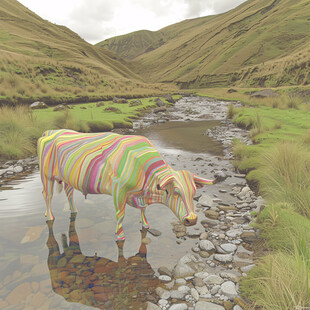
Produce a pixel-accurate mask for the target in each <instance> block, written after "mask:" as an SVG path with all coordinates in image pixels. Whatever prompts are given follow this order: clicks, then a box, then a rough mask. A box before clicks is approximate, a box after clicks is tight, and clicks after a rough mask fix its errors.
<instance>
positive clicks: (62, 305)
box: [0, 101, 245, 310]
mask: <svg viewBox="0 0 310 310" xmlns="http://www.w3.org/2000/svg"><path fill="white" fill-rule="evenodd" d="M208 103H210V101H205V102H203V103H202V104H200V106H198V105H197V109H198V110H197V111H195V110H194V109H195V106H193V105H191V110H190V112H186V113H185V111H188V105H187V106H185V108H184V107H182V104H184V101H182V102H181V103H180V104H179V105H178V104H176V105H175V107H174V110H173V109H172V110H171V111H170V116H171V119H174V121H170V122H166V123H160V124H158V123H157V124H154V123H153V124H151V123H150V122H149V121H150V120H151V119H152V117H151V118H150V119H148V120H146V122H145V123H144V124H143V123H139V124H138V125H139V126H137V127H140V129H137V130H136V131H135V133H134V134H139V135H144V136H146V137H148V138H149V139H150V140H151V141H152V142H153V144H154V145H155V146H156V147H157V148H158V150H159V151H160V153H161V154H162V156H163V157H164V159H165V160H166V161H167V162H168V164H170V165H171V166H172V167H173V168H174V169H176V170H179V169H187V170H189V171H192V172H194V173H196V174H198V175H201V176H204V177H206V178H212V176H213V174H214V172H215V171H217V170H224V171H225V170H226V171H229V170H231V169H232V166H231V163H230V162H229V161H227V160H224V159H223V147H222V144H221V143H220V142H217V141H215V140H213V139H211V138H209V137H208V136H207V135H205V132H206V131H207V130H208V129H212V128H214V127H215V126H219V125H220V120H221V119H223V117H224V116H225V110H226V107H227V105H225V107H224V105H223V106H221V105H220V104H219V103H217V104H216V105H217V106H218V109H213V111H214V113H212V112H211V113H210V109H209V110H208V109H207V108H206V105H208ZM212 103H213V102H212ZM210 106H211V107H213V106H215V105H210V104H209V108H210ZM186 109H187V110H186ZM182 111H183V112H182ZM230 182H237V183H239V184H245V181H244V180H241V181H240V178H238V176H237V177H234V176H233V175H231V176H230ZM237 183H235V184H237ZM218 186H219V185H216V186H212V187H208V188H206V187H205V188H203V189H202V190H199V193H204V192H208V194H209V195H211V196H212V195H213V194H214V197H215V196H218V191H219V187H218ZM6 187H9V188H11V189H10V190H5V191H2V192H0V227H1V229H0V253H1V256H0V262H1V265H0V308H1V309H87V308H89V307H88V306H87V305H91V306H92V307H96V308H100V309H115V310H117V309H144V308H146V304H145V301H146V300H152V298H153V299H154V300H155V297H156V295H155V293H154V290H155V287H156V286H158V281H157V280H156V279H157V277H155V276H154V275H157V269H158V268H159V267H160V266H165V267H168V268H173V266H174V265H175V264H176V263H177V262H178V260H179V259H180V258H181V257H182V256H183V255H185V254H187V253H191V248H192V247H193V246H194V244H195V241H196V239H194V238H190V237H186V238H182V239H176V236H175V233H174V232H173V230H172V229H173V225H172V223H176V222H177V219H176V217H175V216H174V214H173V213H172V212H171V211H170V210H169V209H168V208H167V207H165V206H162V205H152V206H149V207H148V209H147V211H146V215H147V218H148V220H149V224H150V227H151V228H153V229H156V230H158V231H159V232H160V233H161V234H160V236H157V237H155V236H153V235H151V234H149V233H148V234H147V238H148V242H147V243H149V242H150V243H149V244H148V245H147V246H145V244H144V243H142V244H141V233H140V229H141V223H140V212H139V210H136V209H134V208H131V207H130V206H127V208H126V215H125V219H124V231H125V234H126V242H125V246H124V251H123V255H124V258H125V260H124V262H123V263H122V264H121V263H120V261H118V255H119V252H118V248H117V245H116V243H115V234H114V232H115V227H116V219H115V210H114V205H113V201H112V198H111V197H110V196H106V195H88V196H87V199H85V198H84V196H83V195H82V194H81V193H79V192H77V191H75V194H74V199H75V204H76V206H77V208H78V211H79V212H78V214H77V217H76V219H71V224H70V212H69V207H68V203H67V198H66V197H65V194H64V193H63V192H62V193H55V194H54V197H53V201H52V208H53V213H54V216H55V218H56V219H55V221H54V224H53V227H52V228H51V223H49V227H48V224H47V223H46V220H45V217H44V212H45V202H44V199H43V197H42V195H41V190H42V185H41V179H40V176H39V172H38V170H37V169H35V170H34V171H33V172H32V173H31V174H29V175H27V176H25V177H24V178H23V179H21V180H18V179H17V180H12V181H10V182H8V183H7V184H6ZM227 187H228V185H227ZM221 188H222V189H223V188H225V185H224V187H223V185H222V187H221ZM216 193H217V194H216ZM218 199H219V200H221V199H223V200H226V203H227V202H228V204H229V199H230V198H229V194H228V193H225V192H224V190H223V197H218ZM196 211H199V210H196ZM198 216H199V218H202V215H201V214H199V213H198ZM48 228H49V229H48ZM69 229H70V231H71V235H70V236H71V239H72V240H71V241H72V243H70V244H69V250H70V251H71V252H70V251H68V248H66V246H65V249H66V255H65V256H64V254H62V253H63V251H64V250H63V246H64V245H65V243H66V242H64V240H65V239H67V240H69V234H68V232H69ZM195 229H196V230H197V231H198V230H201V228H199V227H192V228H191V229H190V231H192V235H193V236H194V235H195V233H193V232H195ZM63 234H66V237H65V236H64V235H63ZM189 235H190V234H189ZM54 237H55V238H54ZM144 237H145V236H144ZM47 241H48V242H47ZM62 245H63V246H62ZM58 247H59V250H58ZM55 249H56V250H55ZM145 252H146V253H145ZM137 253H140V254H139V255H138V256H137V255H136V254H137ZM145 254H146V258H145ZM56 256H57V259H56V258H55V257H56ZM60 259H62V263H60V261H61V260H60ZM52 262H53V263H52ZM86 262H87V263H86ZM100 264H101V265H102V269H100V268H99V267H100V266H101V265H100ZM96 266H97V267H98V266H99V267H98V268H96ZM103 266H110V267H107V268H108V269H105V268H106V267H103ZM141 270H142V271H143V272H141ZM100 272H101V273H100ZM120 274H121V275H122V274H124V276H123V277H122V276H121V277H120ZM83 275H86V276H83ZM91 277H93V280H92V281H93V282H92V283H88V282H87V283H86V284H85V281H89V280H88V279H89V278H91ZM154 279H155V280H154ZM96 281H97V282H96ZM93 283H97V287H98V286H99V285H100V286H102V287H109V288H110V289H105V290H103V291H102V292H93V291H92V290H91V288H92V285H93ZM98 283H99V284H98ZM122 283H123V284H124V283H125V284H126V283H127V284H126V285H125V286H124V285H123V284H122ZM141 283H143V288H142V286H141Z"/></svg>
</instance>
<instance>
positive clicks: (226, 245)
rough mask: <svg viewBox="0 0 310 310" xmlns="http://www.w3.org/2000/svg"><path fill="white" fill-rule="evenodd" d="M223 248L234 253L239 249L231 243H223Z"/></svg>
mask: <svg viewBox="0 0 310 310" xmlns="http://www.w3.org/2000/svg"><path fill="white" fill-rule="evenodd" d="M221 248H222V249H223V250H224V251H225V252H227V253H233V252H235V251H236V250H237V246H236V245H234V244H231V243H224V244H221Z"/></svg>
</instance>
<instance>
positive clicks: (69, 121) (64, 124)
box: [54, 110, 89, 132]
mask: <svg viewBox="0 0 310 310" xmlns="http://www.w3.org/2000/svg"><path fill="white" fill-rule="evenodd" d="M54 127H56V129H72V130H76V131H80V132H89V127H88V125H87V123H86V122H84V121H82V120H76V119H74V118H73V116H72V114H71V113H70V112H69V111H68V110H65V111H64V112H63V113H62V114H60V115H59V116H56V117H55V118H54Z"/></svg>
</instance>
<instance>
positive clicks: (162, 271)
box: [158, 266, 172, 278]
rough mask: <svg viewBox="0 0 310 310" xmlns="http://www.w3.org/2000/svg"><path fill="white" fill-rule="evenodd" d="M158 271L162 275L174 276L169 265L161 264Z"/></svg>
mask: <svg viewBox="0 0 310 310" xmlns="http://www.w3.org/2000/svg"><path fill="white" fill-rule="evenodd" d="M158 273H159V274H160V275H165V276H168V277H170V278H171V277H172V272H171V271H170V270H169V269H168V268H167V267H164V266H161V267H159V268H158Z"/></svg>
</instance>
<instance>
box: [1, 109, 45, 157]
mask: <svg viewBox="0 0 310 310" xmlns="http://www.w3.org/2000/svg"><path fill="white" fill-rule="evenodd" d="M45 126H48V125H47V124H46V122H43V121H42V120H40V119H39V118H37V117H35V116H34V115H33V114H32V113H31V111H30V110H29V109H28V108H27V107H25V106H18V107H16V108H14V109H13V108H10V107H2V108H0V157H1V158H15V159H16V158H24V157H27V156H29V155H33V154H35V153H36V149H37V139H38V138H39V137H40V136H41V135H42V133H43V131H44V130H45V129H46V127H45Z"/></svg>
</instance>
